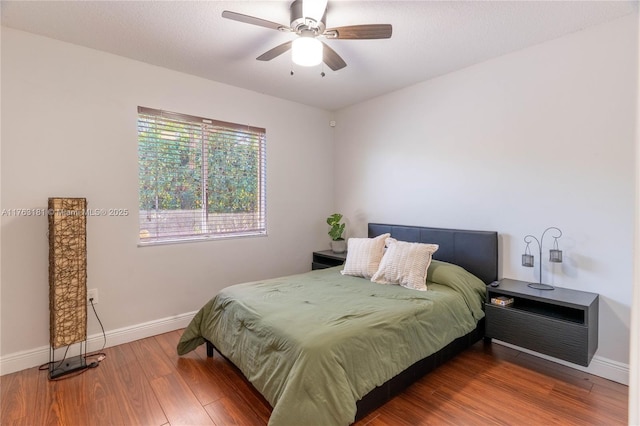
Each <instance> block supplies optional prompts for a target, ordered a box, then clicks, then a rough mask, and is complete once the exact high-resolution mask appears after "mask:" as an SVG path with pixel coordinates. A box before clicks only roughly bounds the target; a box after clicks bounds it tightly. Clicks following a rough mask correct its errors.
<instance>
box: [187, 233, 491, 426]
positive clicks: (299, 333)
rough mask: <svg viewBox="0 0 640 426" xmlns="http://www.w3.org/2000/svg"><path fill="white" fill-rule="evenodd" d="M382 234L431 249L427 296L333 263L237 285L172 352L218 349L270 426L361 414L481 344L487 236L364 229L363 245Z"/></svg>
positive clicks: (200, 316) (201, 314) (337, 421)
mask: <svg viewBox="0 0 640 426" xmlns="http://www.w3.org/2000/svg"><path fill="white" fill-rule="evenodd" d="M386 234H389V235H390V236H391V237H392V238H394V239H396V240H400V241H406V242H417V243H424V244H437V245H438V249H437V251H436V252H435V253H433V260H432V261H431V264H430V266H429V269H428V275H427V283H428V290H427V291H417V290H413V289H408V288H404V287H402V286H398V285H380V284H377V283H374V282H371V281H370V280H368V279H364V278H360V277H355V276H349V275H343V274H341V270H343V269H342V267H335V268H328V269H323V270H316V271H311V272H308V273H305V274H299V275H293V276H289V277H282V278H276V279H269V280H263V281H256V282H252V283H245V284H239V285H234V286H230V287H227V288H225V289H223V290H222V291H221V292H220V293H218V295H216V296H215V297H214V298H213V299H211V300H210V301H209V302H207V303H206V304H205V305H204V306H203V307H202V308H201V309H200V310H199V311H198V312H197V314H196V315H195V317H194V318H193V320H192V321H191V323H190V324H189V326H188V327H187V328H186V329H185V331H184V332H183V335H182V337H181V339H180V341H179V343H178V353H179V354H185V353H187V352H189V351H191V350H193V349H195V348H196V347H198V346H199V345H201V344H203V343H206V344H207V353H208V354H209V355H210V356H211V355H213V348H215V349H216V350H217V351H218V352H220V354H222V355H223V356H225V357H226V358H227V359H229V360H230V361H231V362H232V363H234V364H235V365H236V366H237V367H238V368H239V369H240V370H241V371H242V372H243V374H244V375H245V376H246V377H247V379H248V380H249V381H250V382H251V383H252V384H253V386H254V387H255V388H256V389H257V390H258V391H259V392H260V393H261V394H262V395H263V396H264V397H265V398H266V400H267V401H269V403H270V404H271V406H272V407H273V411H272V414H271V417H270V419H269V424H270V425H272V426H278V425H287V424H314V425H315V424H318V425H325V424H327V425H342V424H350V423H352V422H354V421H355V420H357V419H359V418H362V417H363V416H364V415H366V413H368V412H370V411H371V410H372V409H375V408H376V407H378V406H380V405H381V404H383V403H384V402H386V401H387V400H388V399H390V398H391V397H392V396H394V395H395V394H397V393H398V392H400V391H402V390H403V389H404V388H406V387H407V386H408V385H410V384H411V383H412V382H413V381H415V380H417V379H418V378H419V377H421V376H422V375H424V374H425V373H427V372H428V371H431V370H433V369H434V368H436V367H437V366H438V365H440V364H442V363H443V362H445V361H447V360H448V359H450V358H452V357H453V356H455V355H456V354H457V353H459V352H460V351H462V350H464V349H465V348H467V347H468V346H470V345H471V344H473V343H475V342H476V341H478V340H479V339H480V338H482V337H483V334H484V331H483V327H484V312H483V301H484V297H485V291H486V288H485V285H486V284H488V283H490V282H492V281H494V280H496V279H497V270H498V241H497V233H495V232H486V231H466V230H456V229H438V228H426V227H416V226H399V225H389V224H379V223H371V224H369V225H368V237H369V238H371V239H374V238H375V237H379V238H382V237H384V236H385V235H386ZM381 236H382V237H381ZM345 269H346V268H345Z"/></svg>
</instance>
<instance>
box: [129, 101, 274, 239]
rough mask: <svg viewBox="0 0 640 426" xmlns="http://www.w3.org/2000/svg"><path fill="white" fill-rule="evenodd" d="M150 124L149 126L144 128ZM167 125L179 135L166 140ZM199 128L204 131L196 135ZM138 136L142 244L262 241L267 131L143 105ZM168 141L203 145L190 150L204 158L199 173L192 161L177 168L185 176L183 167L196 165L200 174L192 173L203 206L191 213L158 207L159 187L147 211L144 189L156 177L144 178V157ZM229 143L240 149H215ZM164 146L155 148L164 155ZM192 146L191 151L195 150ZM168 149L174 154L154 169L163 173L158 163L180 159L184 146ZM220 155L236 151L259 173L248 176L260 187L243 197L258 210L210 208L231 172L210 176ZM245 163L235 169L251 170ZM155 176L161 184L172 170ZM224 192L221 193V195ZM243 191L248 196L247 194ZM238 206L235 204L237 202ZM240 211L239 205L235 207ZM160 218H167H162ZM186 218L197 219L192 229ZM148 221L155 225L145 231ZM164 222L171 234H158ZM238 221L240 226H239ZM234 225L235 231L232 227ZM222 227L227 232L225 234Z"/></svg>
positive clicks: (159, 158) (139, 217)
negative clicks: (220, 183)
mask: <svg viewBox="0 0 640 426" xmlns="http://www.w3.org/2000/svg"><path fill="white" fill-rule="evenodd" d="M145 125H146V126H147V127H145ZM163 126H168V127H171V128H172V130H171V132H175V133H174V136H172V137H171V138H169V137H167V138H165V137H162V136H163V134H165V133H166V131H165V130H162V129H166V128H167V127H163ZM183 126H184V127H183ZM144 128H146V129H147V132H145V131H144V130H143V129H144ZM177 128H180V130H176V129H177ZM151 129H153V130H152V131H151V133H148V131H149V130H151ZM194 129H199V130H198V131H193V130H194ZM189 130H191V131H192V132H189ZM145 133H148V134H147V136H146V138H145V139H144V141H145V142H146V144H143V139H142V138H143V136H142V135H143V134H145ZM137 134H138V150H137V152H138V231H139V235H138V246H152V245H161V244H176V243H188V242H197V241H212V240H222V239H228V238H239V237H260V236H266V235H267V200H266V198H267V197H266V185H267V178H266V167H267V165H266V129H264V128H261V127H253V126H248V125H241V124H237V123H230V122H226V121H220V120H214V119H209V118H203V117H197V116H192V115H188V114H183V113H177V112H170V111H164V110H159V109H154V108H148V107H143V106H138V116H137ZM154 136H155V141H154ZM165 139H166V140H174V141H175V140H177V139H179V140H180V142H176V145H180V144H182V143H183V140H184V139H186V140H188V141H189V145H192V144H198V146H197V147H196V148H195V149H194V150H193V151H189V155H190V156H191V155H192V154H193V155H198V154H199V163H200V164H199V165H197V166H195V167H196V168H195V169H194V167H193V165H192V164H191V163H189V165H186V164H181V165H180V166H178V168H179V169H180V171H182V172H184V168H186V167H191V169H192V170H195V171H194V172H193V173H195V174H197V173H198V169H199V173H200V178H199V180H200V182H199V184H200V186H199V187H197V184H196V187H197V188H199V190H200V197H201V198H199V199H195V198H194V203H195V204H196V205H197V204H198V203H199V204H200V205H199V207H191V208H189V209H186V210H185V209H184V208H182V209H180V208H178V209H175V208H165V209H160V208H159V203H158V195H159V193H158V191H159V189H158V188H156V193H155V205H154V206H153V207H152V208H147V209H144V208H143V207H144V205H143V204H144V201H143V198H144V197H143V191H144V190H145V185H147V186H148V183H149V180H148V178H149V177H150V176H151V175H147V176H143V171H142V170H143V161H144V160H147V161H149V160H148V159H147V158H145V157H144V156H145V154H150V153H152V152H154V149H155V148H154V146H158V147H160V148H162V147H167V146H170V142H165V141H164V140H165ZM150 141H153V142H150ZM225 143H226V145H229V146H230V147H234V148H236V150H235V151H231V150H227V151H225V150H223V149H221V148H220V146H218V147H214V145H225ZM160 148H157V149H155V152H156V153H157V152H159V151H160ZM182 148H184V146H182ZM189 148H192V147H191V146H190V147H189ZM169 149H170V151H167V152H169V154H166V153H165V154H164V155H165V156H164V157H163V156H160V157H156V159H155V163H154V165H153V167H154V170H158V165H159V164H160V162H161V161H162V160H163V159H164V160H166V159H167V158H168V157H167V155H171V154H175V155H177V154H178V153H180V152H181V151H180V146H179V147H178V148H175V147H173V148H169ZM198 150H201V152H198ZM216 150H218V151H216ZM221 152H222V153H223V157H228V156H229V155H228V154H227V153H228V152H234V154H235V155H234V158H236V159H238V158H239V159H241V160H242V161H247V163H241V165H243V166H247V165H248V166H250V169H251V170H253V169H256V170H255V173H252V174H250V175H249V176H253V178H254V179H255V182H254V183H253V185H255V186H256V188H255V191H253V192H252V191H250V192H249V194H250V196H249V197H247V196H245V197H244V199H245V200H247V199H248V200H249V201H248V203H249V204H254V207H253V209H251V210H249V211H244V212H220V211H218V212H213V211H210V209H212V206H211V203H210V200H211V197H210V194H216V192H215V191H216V189H215V188H213V187H212V184H213V183H212V181H213V180H214V179H215V178H216V176H218V177H222V178H223V179H224V177H225V176H227V174H226V173H223V174H221V175H215V174H213V173H209V171H208V168H209V162H210V161H212V156H214V155H216V154H219V153H221ZM254 157H255V158H254ZM153 161H154V160H151V162H153ZM254 163H255V164H254ZM241 165H238V167H236V168H234V169H232V170H236V171H237V170H246V167H245V168H242V169H240V166H241ZM174 167H175V165H174ZM225 167H227V166H225ZM218 169H219V168H218ZM241 173H242V172H241ZM241 173H240V174H241ZM230 175H234V176H237V175H238V173H235V174H232V173H230ZM153 177H154V178H155V179H156V180H159V177H162V178H167V177H172V175H171V172H168V175H166V174H155V176H153ZM145 178H147V179H145ZM193 182H194V181H193V180H192V181H191V183H193ZM219 189H220V188H218V190H219ZM172 191H176V193H177V192H178V189H177V188H172ZM196 192H197V191H196ZM219 193H220V194H222V192H219ZM244 193H245V194H246V191H245V192H244ZM214 198H215V195H214ZM214 201H215V200H214ZM233 204H236V203H235V202H234V203H233ZM221 207H222V208H223V209H224V208H228V209H229V210H232V206H230V205H229V204H223V205H222V206H221ZM236 208H238V207H237V206H236ZM184 213H187V214H186V215H183V216H181V214H184ZM161 215H162V216H163V217H162V218H161ZM185 216H191V218H190V219H187V221H189V220H192V225H191V226H186V227H184V225H183V224H182V223H181V221H182V222H184V221H185V220H184V217H185ZM198 217H200V219H197V218H198ZM145 220H147V221H149V222H151V221H152V220H155V225H151V226H148V227H145V226H143V223H144V221H145ZM163 221H164V223H165V224H166V223H170V225H168V226H167V227H168V228H169V229H171V231H165V230H163V231H159V228H161V227H162V225H160V223H162V222H163ZM236 222H237V223H239V224H238V225H236ZM231 223H233V225H231ZM243 223H244V224H245V225H247V224H250V226H244V227H243V226H242V225H241V224H243ZM229 227H231V228H230V229H229ZM189 228H190V230H189ZM196 228H199V229H200V230H199V231H197V230H196ZM149 229H151V231H152V232H154V233H153V234H152V233H151V232H150V231H149ZM220 229H224V230H222V231H221V230H220Z"/></svg>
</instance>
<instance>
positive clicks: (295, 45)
mask: <svg viewBox="0 0 640 426" xmlns="http://www.w3.org/2000/svg"><path fill="white" fill-rule="evenodd" d="M290 10H291V22H290V24H289V26H287V25H282V24H278V23H277V22H271V21H267V20H265V19H261V18H256V17H253V16H249V15H243V14H242V13H237V12H231V11H229V10H225V11H224V12H222V17H223V18H227V19H232V20H234V21H239V22H244V23H246V24H251V25H258V26H260V27H265V28H270V29H273V30H278V31H282V32H292V33H296V34H297V35H298V37H297V38H296V39H294V40H291V41H287V42H285V43H282V44H280V45H278V46H276V47H274V48H273V49H271V50H268V51H266V52H265V53H263V54H262V55H260V56H258V57H257V58H256V59H257V60H259V61H270V60H272V59H274V58H276V57H278V56H280V55H281V54H283V53H284V52H286V51H288V50H289V49H291V50H292V59H293V61H294V62H295V63H297V64H299V65H304V66H312V65H318V64H319V63H320V62H324V63H325V64H327V66H328V67H329V68H331V69H332V70H333V71H337V70H339V69H342V68H344V67H346V66H347V63H346V62H345V61H344V60H343V59H342V58H341V57H340V55H338V54H337V53H336V52H335V50H333V49H332V48H331V47H329V46H328V45H327V44H326V43H324V42H321V41H320V40H318V38H319V37H325V38H327V39H341V40H371V39H383V38H391V32H392V27H391V25H390V24H364V25H348V26H343V27H335V28H327V25H326V17H327V0H295V1H294V2H293V3H291V6H290Z"/></svg>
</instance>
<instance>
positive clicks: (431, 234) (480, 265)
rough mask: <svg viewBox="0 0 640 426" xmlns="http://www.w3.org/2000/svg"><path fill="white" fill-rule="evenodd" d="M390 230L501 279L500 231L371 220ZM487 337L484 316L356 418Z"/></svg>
mask: <svg viewBox="0 0 640 426" xmlns="http://www.w3.org/2000/svg"><path fill="white" fill-rule="evenodd" d="M386 233H390V234H391V236H392V237H393V238H395V239H398V240H402V241H409V242H417V243H430V244H438V245H439V246H440V247H439V248H438V251H436V252H435V254H434V255H433V258H434V259H436V260H441V261H443V262H449V263H454V264H456V265H459V266H462V267H463V268H465V269H466V270H467V271H469V272H471V273H472V274H474V275H475V276H477V277H478V278H480V279H481V280H482V281H484V282H485V284H489V283H491V282H493V281H495V280H497V279H498V233H497V232H490V231H467V230H461V229H442V228H427V227H422V226H402V225H389V224H383V223H370V224H369V226H368V236H369V237H370V238H371V237H376V236H378V235H381V234H386ZM483 337H484V319H482V320H481V321H480V322H478V325H477V327H476V329H475V330H473V331H471V332H470V333H469V334H467V335H465V336H462V337H460V338H458V339H456V340H454V341H453V342H451V343H449V344H448V345H447V346H445V347H444V348H442V349H441V350H439V351H438V352H436V353H434V354H432V355H430V356H428V357H427V358H424V359H422V360H420V361H418V362H416V363H415V364H413V365H412V366H410V367H409V368H407V369H406V370H404V371H403V372H401V373H400V374H398V375H397V376H395V377H393V378H392V379H390V380H389V381H387V382H386V383H383V384H382V385H380V386H378V387H377V388H375V389H373V390H372V391H371V392H369V393H368V394H366V395H365V396H364V397H363V398H362V399H361V400H360V401H358V402H357V404H356V406H357V413H356V420H360V419H362V418H363V417H364V416H366V415H367V414H368V413H370V412H371V411H373V410H375V409H376V408H378V407H380V406H382V405H383V404H384V403H385V402H387V401H389V400H390V399H391V398H393V397H394V396H395V395H397V394H399V393H400V392H402V391H403V390H404V389H406V388H407V387H409V386H410V385H411V384H412V383H414V382H415V381H416V380H418V379H420V378H421V377H423V376H424V375H425V374H427V373H429V372H430V371H433V370H434V369H435V368H436V367H438V366H440V365H442V364H444V363H445V362H446V361H448V360H450V359H451V358H453V357H454V356H456V355H457V354H459V353H460V352H462V351H463V350H465V349H466V348H468V347H469V346H471V345H473V344H474V343H475V342H477V341H478V340H480V339H482V338H483ZM206 345H207V356H209V357H212V356H213V350H214V346H213V344H211V343H210V342H209V341H207V342H206Z"/></svg>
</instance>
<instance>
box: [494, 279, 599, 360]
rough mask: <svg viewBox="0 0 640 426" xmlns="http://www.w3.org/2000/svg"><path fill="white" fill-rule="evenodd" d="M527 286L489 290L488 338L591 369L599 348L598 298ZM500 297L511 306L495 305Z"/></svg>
mask: <svg viewBox="0 0 640 426" xmlns="http://www.w3.org/2000/svg"><path fill="white" fill-rule="evenodd" d="M527 284H528V283H527V282H524V281H517V280H511V279H503V280H501V281H500V285H499V286H498V287H491V286H487V300H486V303H485V313H486V331H485V337H487V338H494V339H498V340H502V341H504V342H507V343H511V344H514V345H516V346H521V347H523V348H527V349H531V350H532V351H535V352H540V353H543V354H546V355H550V356H552V357H555V358H559V359H563V360H565V361H569V362H573V363H574V364H579V365H584V366H588V365H589V362H590V361H591V358H593V354H594V353H595V351H596V349H597V348H598V299H599V297H598V294H596V293H588V292H585V291H578V290H571V289H567V288H561V287H556V288H555V290H536V289H533V288H530V287H529V286H528V285H527ZM500 296H503V297H505V298H508V299H509V298H510V299H513V303H512V304H510V305H508V306H498V305H495V304H493V303H492V302H491V299H492V298H498V297H500Z"/></svg>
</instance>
